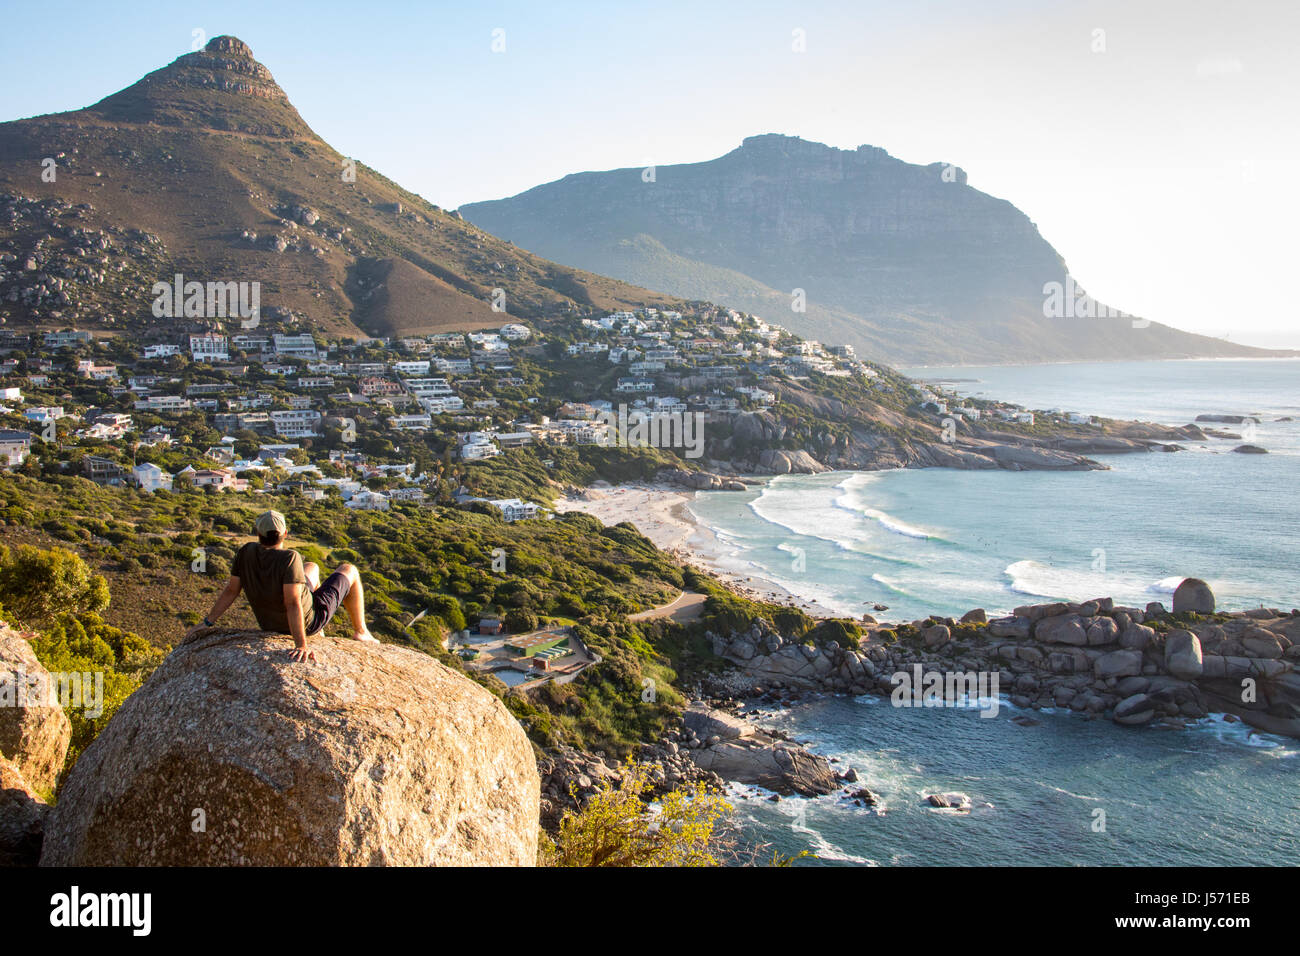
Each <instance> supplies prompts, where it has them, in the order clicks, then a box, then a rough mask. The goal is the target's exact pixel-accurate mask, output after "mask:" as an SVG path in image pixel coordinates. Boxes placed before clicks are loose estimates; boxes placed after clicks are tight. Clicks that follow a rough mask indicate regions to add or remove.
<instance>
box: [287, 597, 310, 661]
mask: <svg viewBox="0 0 1300 956" xmlns="http://www.w3.org/2000/svg"><path fill="white" fill-rule="evenodd" d="M284 613H285V616H286V617H288V618H289V633H290V634H292V635H293V645H294V647H293V659H294V660H296V661H306V660H313V661H314V660H315V659H316V654H315V652H313V651H310V650H308V649H307V622H306V621H304V620H303V606H302V585H301V584H298V583H296V582H295V583H292V584H286V585H285V586H284Z"/></svg>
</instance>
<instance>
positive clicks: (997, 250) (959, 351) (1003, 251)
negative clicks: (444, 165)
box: [460, 135, 1269, 364]
mask: <svg viewBox="0 0 1300 956" xmlns="http://www.w3.org/2000/svg"><path fill="white" fill-rule="evenodd" d="M460 211H461V212H462V214H463V215H464V216H465V217H466V218H467V219H469V220H470V221H472V222H475V223H477V224H478V225H480V226H482V227H483V228H484V229H486V230H488V231H489V232H492V233H494V234H496V235H499V236H502V237H504V238H507V239H510V240H512V241H514V242H516V243H518V244H519V245H521V246H524V247H526V248H529V249H532V250H534V251H536V252H538V253H539V254H541V255H545V256H548V257H550V258H552V259H555V260H557V261H560V262H566V263H569V264H571V265H573V266H575V267H579V268H583V269H589V270H592V271H595V272H600V273H602V274H605V275H612V276H617V277H619V278H622V279H624V280H626V281H629V282H634V283H637V284H639V285H645V286H649V287H652V288H657V289H663V290H665V291H667V292H671V293H675V294H678V295H682V296H685V297H688V298H705V299H710V300H712V301H717V302H722V303H726V304H728V305H731V306H733V307H735V308H740V309H744V310H746V311H752V312H754V313H756V314H758V315H761V316H762V317H764V318H766V319H768V320H770V321H773V322H776V323H778V324H781V325H784V326H786V327H787V328H789V329H791V331H794V332H796V333H798V334H800V335H803V336H806V337H808V338H814V339H821V340H824V341H829V342H848V343H851V344H853V345H855V346H857V347H858V348H859V349H862V350H865V352H866V354H867V355H869V356H871V357H874V358H879V359H883V360H887V361H894V362H897V363H900V364H927V363H930V364H942V363H949V362H954V363H956V362H966V363H998V362H1028V361H1066V360H1072V359H1073V360H1080V359H1116V358H1174V357H1199V356H1229V355H1232V356H1242V355H1265V354H1269V353H1267V352H1266V351H1265V350H1261V349H1252V348H1249V347H1246V346H1239V345H1234V344H1230V343H1227V342H1223V341H1221V340H1218V339H1213V338H1209V337H1206V336H1200V335H1193V334H1190V333H1186V332H1181V331H1178V330H1176V329H1172V328H1169V327H1168V326H1163V325H1160V324H1158V323H1151V324H1150V325H1149V326H1147V327H1144V328H1134V323H1133V320H1132V319H1131V318H1128V317H1112V318H1053V319H1049V318H1045V317H1044V315H1043V304H1044V298H1045V296H1044V292H1043V286H1044V284H1045V283H1048V282H1053V281H1056V282H1061V283H1062V284H1063V285H1064V284H1065V281H1066V266H1065V263H1064V261H1063V260H1062V259H1061V256H1060V255H1059V254H1058V253H1057V252H1056V250H1055V249H1053V248H1052V246H1051V245H1050V244H1048V242H1047V241H1046V240H1044V239H1043V238H1042V236H1040V235H1039V233H1038V229H1037V227H1035V225H1034V224H1033V223H1032V222H1031V221H1030V220H1029V218H1028V217H1027V216H1025V215H1024V213H1022V212H1020V210H1018V209H1017V208H1016V207H1015V206H1013V205H1012V204H1011V203H1009V202H1007V201H1005V200H1002V199H996V198H994V197H992V196H988V195H986V194H984V193H982V192H979V191H978V190H976V189H972V188H971V187H970V186H968V185H967V184H966V175H965V173H964V172H962V171H961V170H959V169H956V168H955V167H948V166H945V165H943V164H939V163H935V164H932V165H930V166H915V165H911V164H909V163H904V162H902V161H901V160H897V159H894V158H893V157H891V156H890V155H889V154H888V153H886V152H885V151H884V150H882V149H878V148H874V147H870V146H862V147H859V148H858V149H857V150H855V151H848V150H840V149H834V148H831V147H829V146H824V145H821V144H819V143H810V142H807V141H805V140H801V139H798V138H796V137H788V136H778V135H767V136H755V137H750V138H749V139H746V140H745V141H744V143H743V144H742V145H741V146H740V148H738V149H736V150H733V151H732V152H730V153H728V154H726V155H725V156H722V157H720V158H718V159H715V160H712V161H709V162H704V163H691V164H684V165H678V166H660V167H658V168H657V169H656V170H655V171H654V177H653V181H650V182H646V181H645V180H644V179H643V176H642V170H641V169H639V168H637V169H619V170H611V171H609V172H590V173H579V174H576V175H572V176H566V177H565V178H563V179H561V180H558V181H556V182H553V183H548V184H546V185H543V186H538V187H536V188H534V189H530V190H528V191H527V192H524V193H521V194H520V195H518V196H515V197H513V198H510V199H501V200H496V201H492V202H481V203H472V204H470V205H467V206H463V207H461V210H460ZM795 289H802V290H804V293H805V295H806V302H807V308H806V311H805V312H798V311H794V310H793V309H792V308H791V302H792V294H793V290H795ZM1080 291H1081V290H1080ZM1112 314H1113V313H1112ZM1139 324H1140V323H1139Z"/></svg>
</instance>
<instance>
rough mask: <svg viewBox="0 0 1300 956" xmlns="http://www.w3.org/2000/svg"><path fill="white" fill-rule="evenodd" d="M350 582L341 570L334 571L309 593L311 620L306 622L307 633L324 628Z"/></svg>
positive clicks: (349, 586) (343, 596)
mask: <svg viewBox="0 0 1300 956" xmlns="http://www.w3.org/2000/svg"><path fill="white" fill-rule="evenodd" d="M351 588H352V582H351V581H349V580H348V576H347V575H346V574H344V573H343V572H342V571H335V572H334V573H333V574H331V575H330V576H329V577H327V578H326V579H325V580H324V581H322V582H321V584H320V587H318V588H317V589H316V590H315V591H313V592H312V594H311V620H310V621H308V622H307V633H308V634H309V635H311V634H315V633H316V632H317V631H320V630H322V629H324V627H325V625H326V624H328V623H329V622H330V619H331V618H332V617H334V615H335V614H337V613H338V610H339V605H340V604H342V603H343V599H344V598H345V597H347V595H348V591H349V590H351Z"/></svg>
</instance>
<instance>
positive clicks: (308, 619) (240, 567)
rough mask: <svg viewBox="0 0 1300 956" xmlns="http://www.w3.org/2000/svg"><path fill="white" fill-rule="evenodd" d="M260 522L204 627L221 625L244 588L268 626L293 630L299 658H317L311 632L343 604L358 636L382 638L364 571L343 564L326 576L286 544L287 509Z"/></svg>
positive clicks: (260, 621)
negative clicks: (373, 627) (369, 607)
mask: <svg viewBox="0 0 1300 956" xmlns="http://www.w3.org/2000/svg"><path fill="white" fill-rule="evenodd" d="M256 527H257V540H256V541H250V542H248V544H246V545H244V546H243V547H242V548H240V549H239V552H238V553H237V554H236V555H235V560H234V563H233V564H231V566H230V580H229V581H227V582H226V587H225V589H224V590H222V592H221V593H220V594H219V595H217V602H216V603H215V604H214V605H212V610H211V611H210V612H208V616H207V617H205V618H204V619H203V626H204V627H215V626H216V622H217V619H218V618H219V617H221V615H222V614H224V613H225V612H226V609H227V608H229V607H230V605H231V604H233V603H234V601H235V598H237V597H239V592H240V591H241V590H242V591H243V592H244V595H245V596H246V597H247V598H248V604H249V607H251V608H252V609H253V615H254V616H255V617H256V618H257V623H258V624H259V625H260V626H261V628H262V630H264V631H275V632H277V633H279V634H291V635H292V636H293V641H294V645H295V646H294V649H293V652H292V653H293V659H294V660H295V661H308V660H312V661H314V660H315V659H316V654H315V652H314V651H311V650H309V649H308V647H307V638H308V637H314V636H316V635H318V634H320V633H321V631H323V630H325V625H326V624H328V623H329V622H330V619H331V618H332V617H334V615H335V613H337V611H338V609H339V605H340V604H341V605H343V607H344V608H345V609H346V610H347V612H348V618H349V619H351V621H352V637H353V638H354V639H356V640H358V641H373V642H375V643H378V641H376V640H375V638H374V637H373V636H372V635H371V633H370V631H369V629H368V628H367V627H366V611H365V606H364V598H363V592H362V588H361V574H360V572H359V571H357V569H356V568H355V567H354V566H353V565H351V564H348V563H347V562H344V563H343V564H340V565H339V566H338V570H336V571H335V572H334V573H333V574H331V575H330V576H329V577H327V578H326V579H325V580H324V582H322V581H321V579H320V568H319V567H318V566H317V565H316V564H314V563H313V562H310V561H309V562H307V563H306V564H303V560H302V555H300V554H299V553H298V552H297V551H294V550H293V549H291V548H286V547H285V545H284V542H285V538H286V537H287V536H288V531H289V527H288V524H287V522H286V521H285V520H284V515H282V514H280V512H278V511H267V512H265V513H264V514H262V515H260V516H259V517H258V519H257V523H256ZM196 630H197V628H196Z"/></svg>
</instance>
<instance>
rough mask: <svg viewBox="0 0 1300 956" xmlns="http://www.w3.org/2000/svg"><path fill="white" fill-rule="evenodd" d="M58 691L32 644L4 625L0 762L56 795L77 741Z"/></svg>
mask: <svg viewBox="0 0 1300 956" xmlns="http://www.w3.org/2000/svg"><path fill="white" fill-rule="evenodd" d="M53 687H55V685H54V683H53V682H52V681H51V679H50V673H49V671H47V670H46V669H45V668H44V667H43V666H42V665H41V662H40V661H39V660H37V659H36V652H35V651H33V650H32V645H31V644H30V643H28V641H27V639H26V638H25V637H23V636H22V635H21V634H19V633H18V632H17V631H15V630H13V628H11V627H8V626H7V625H4V624H0V757H5V758H7V759H9V760H10V761H12V762H13V764H14V765H15V766H16V767H17V769H18V772H19V773H21V774H22V776H23V779H24V780H25V781H26V782H27V784H28V785H29V786H31V787H34V788H36V789H37V790H46V791H49V790H53V789H54V784H55V782H56V781H57V780H58V776H59V772H60V771H61V770H62V769H63V762H64V759H65V758H66V757H67V755H68V742H69V741H70V740H71V737H72V724H71V723H70V722H69V721H68V717H67V715H66V714H65V713H64V712H63V708H62V707H60V706H59V702H58V700H57V693H51V688H53Z"/></svg>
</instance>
